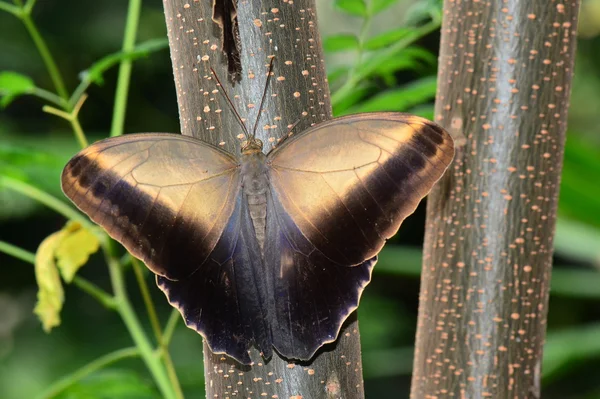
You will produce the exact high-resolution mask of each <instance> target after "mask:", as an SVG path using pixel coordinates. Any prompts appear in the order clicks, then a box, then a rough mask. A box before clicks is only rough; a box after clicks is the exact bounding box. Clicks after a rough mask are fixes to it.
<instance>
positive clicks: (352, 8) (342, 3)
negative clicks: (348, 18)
mask: <svg viewBox="0 0 600 399" xmlns="http://www.w3.org/2000/svg"><path fill="white" fill-rule="evenodd" d="M334 4H335V6H336V7H337V8H339V9H340V10H342V11H344V12H346V13H348V14H351V15H358V16H360V17H364V16H366V15H367V5H366V4H365V2H364V0H335V3H334Z"/></svg>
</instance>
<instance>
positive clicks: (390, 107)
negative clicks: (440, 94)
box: [350, 76, 437, 113]
mask: <svg viewBox="0 0 600 399" xmlns="http://www.w3.org/2000/svg"><path fill="white" fill-rule="evenodd" d="M436 87H437V84H436V77H435V76H427V77H425V78H421V79H419V80H416V81H413V82H411V83H410V84H408V85H406V86H403V87H400V88H398V89H393V90H388V91H385V92H383V93H381V94H379V95H377V96H375V97H373V98H371V99H369V100H367V101H365V102H363V103H362V104H360V105H359V106H357V107H355V108H352V109H351V110H350V112H351V113H360V112H373V111H398V112H401V111H406V110H407V109H409V108H412V107H414V106H416V105H419V104H423V103H425V102H427V101H429V100H432V99H433V98H435V92H436Z"/></svg>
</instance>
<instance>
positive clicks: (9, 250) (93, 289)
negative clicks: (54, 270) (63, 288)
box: [0, 241, 115, 310]
mask: <svg viewBox="0 0 600 399" xmlns="http://www.w3.org/2000/svg"><path fill="white" fill-rule="evenodd" d="M0 252H4V253H5V254H7V255H10V256H12V257H14V258H17V259H19V260H22V261H23V262H27V263H31V264H32V265H35V254H34V253H32V252H29V251H26V250H24V249H22V248H19V247H17V246H15V245H13V244H9V243H8V242H5V241H0ZM73 284H75V285H76V286H77V287H79V288H80V289H81V290H82V291H84V292H86V293H88V294H89V295H91V296H92V297H94V298H96V299H97V300H98V302H100V303H101V304H102V305H103V306H105V307H106V308H109V309H113V310H114V309H115V301H114V298H113V297H112V296H111V295H110V294H109V293H108V292H106V291H104V290H103V289H102V288H100V287H98V286H97V285H95V284H94V283H91V282H90V281H88V280H86V279H84V278H82V277H79V276H75V277H73Z"/></svg>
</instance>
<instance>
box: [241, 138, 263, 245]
mask: <svg viewBox="0 0 600 399" xmlns="http://www.w3.org/2000/svg"><path fill="white" fill-rule="evenodd" d="M266 159H267V158H266V156H265V155H264V153H263V152H262V142H260V141H259V140H255V142H254V143H251V144H246V145H245V146H243V149H242V156H241V159H240V168H241V169H240V174H241V179H242V191H243V193H244V196H245V200H246V201H247V202H248V209H249V211H250V218H251V219H252V224H253V226H254V232H255V234H256V239H257V240H258V245H259V246H260V248H261V253H263V255H264V252H263V251H264V244H265V229H266V225H267V223H266V219H267V191H268V189H269V187H268V185H269V181H268V177H267V168H266Z"/></svg>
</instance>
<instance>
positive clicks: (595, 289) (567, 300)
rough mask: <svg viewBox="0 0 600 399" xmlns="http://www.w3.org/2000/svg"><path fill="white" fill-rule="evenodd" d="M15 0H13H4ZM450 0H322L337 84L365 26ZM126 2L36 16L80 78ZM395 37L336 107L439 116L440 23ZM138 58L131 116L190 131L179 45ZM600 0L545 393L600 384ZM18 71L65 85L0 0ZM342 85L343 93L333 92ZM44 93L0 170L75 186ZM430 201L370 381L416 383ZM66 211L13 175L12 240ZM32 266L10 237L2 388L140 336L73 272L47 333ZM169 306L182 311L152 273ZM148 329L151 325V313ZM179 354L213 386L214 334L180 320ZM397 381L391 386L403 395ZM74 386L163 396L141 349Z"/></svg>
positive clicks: (6, 205) (192, 374)
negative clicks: (175, 62)
mask: <svg viewBox="0 0 600 399" xmlns="http://www.w3.org/2000/svg"><path fill="white" fill-rule="evenodd" d="M0 1H6V0H0ZM436 13H439V2H437V1H432V0H425V1H422V0H421V1H416V0H399V1H396V2H395V3H394V4H393V5H391V6H390V7H389V8H387V9H386V11H385V12H382V13H379V14H377V15H375V16H374V17H372V19H371V20H370V22H369V23H370V27H369V29H367V30H363V32H362V34H361V26H363V23H364V21H363V20H362V18H361V17H360V16H357V15H353V14H352V13H351V12H347V11H346V12H343V10H340V9H339V8H335V7H334V6H333V5H332V2H330V1H328V0H320V1H319V20H320V29H321V33H322V36H323V37H324V39H325V40H324V44H325V49H326V53H327V67H328V72H329V75H330V84H331V88H332V91H334V92H335V91H336V90H343V89H344V82H345V79H347V77H348V74H349V73H351V72H350V71H351V70H352V69H353V68H354V66H355V65H356V57H357V50H356V47H357V45H356V41H357V39H356V36H359V37H360V39H358V40H360V42H361V43H362V44H361V45H360V46H361V47H362V48H364V49H365V51H372V52H373V53H374V54H377V52H378V51H384V50H386V49H389V48H390V46H393V43H394V42H397V41H398V40H400V39H402V38H404V37H406V34H407V32H408V33H410V32H411V31H413V32H414V31H415V30H418V29H419V28H418V27H422V26H424V25H426V24H428V23H429V24H431V15H432V14H433V15H436ZM126 15H127V2H126V1H124V0H100V1H93V2H89V1H85V2H82V1H76V0H61V1H50V0H46V1H39V2H38V4H37V5H36V7H35V10H34V13H33V17H34V20H35V22H36V24H37V25H38V28H39V30H40V32H41V33H42V35H43V37H44V38H45V40H46V41H47V43H48V46H49V47H50V50H51V52H52V54H53V56H54V57H55V59H56V60H57V64H58V66H59V68H60V70H61V73H62V75H63V77H64V78H65V80H66V85H67V87H68V89H69V90H73V89H74V88H75V87H76V86H77V85H78V83H79V81H80V77H81V76H82V75H81V72H82V71H84V70H86V69H88V68H89V67H90V66H91V65H92V64H93V63H94V62H96V61H97V60H99V59H101V58H103V57H104V56H106V55H107V54H110V53H114V52H117V51H118V50H119V49H120V47H121V41H122V36H123V29H124V24H125V18H126ZM434 25H435V23H434V24H433V25H431V27H432V28H431V29H427V30H424V31H423V30H421V31H420V32H421V33H420V34H419V36H418V37H417V39H416V40H413V41H412V42H411V43H409V45H407V46H405V47H403V48H399V49H398V51H397V53H390V57H391V58H390V59H389V60H388V62H385V63H383V64H382V65H380V66H379V67H378V68H375V70H374V71H373V72H372V73H371V74H370V75H368V76H367V77H366V78H365V79H363V80H362V81H361V83H360V85H358V86H357V87H354V88H353V90H352V91H351V95H345V96H339V97H338V98H337V101H336V103H335V109H334V111H335V113H336V114H337V115H341V114H343V113H349V112H361V111H369V110H378V109H379V110H381V109H385V110H398V111H407V112H412V113H416V114H419V115H423V116H426V117H429V118H431V117H432V114H433V100H434V97H435V75H436V60H437V52H438V43H439V33H438V29H437V28H436V27H435V26H434ZM165 37H166V29H165V22H164V15H163V11H162V2H161V1H160V0H146V1H144V2H143V10H142V16H141V21H140V29H139V35H138V42H144V41H147V40H150V39H157V38H158V39H164V38H165ZM158 47H159V48H160V49H159V50H157V51H152V52H151V53H149V54H148V55H146V56H145V57H142V58H140V59H138V60H136V61H135V62H134V70H133V71H134V72H133V76H132V82H131V92H130V95H129V101H128V109H127V119H126V131H128V132H144V131H154V132H161V131H164V132H177V131H178V129H179V128H178V112H177V103H176V98H175V89H174V84H173V77H172V71H171V63H170V58H169V54H168V49H167V48H166V47H165V46H164V45H163V46H162V47H161V46H158ZM598 50H600V0H583V5H582V11H581V18H580V26H579V43H578V52H577V59H576V69H575V78H574V82H573V86H572V97H571V109H570V112H569V129H568V136H567V147H566V152H565V166H564V174H563V178H562V185H561V193H560V204H559V221H558V229H557V230H558V231H557V236H556V242H555V244H556V254H555V269H554V272H553V279H552V291H551V298H550V313H549V317H548V336H547V343H546V349H545V355H544V366H543V371H544V377H543V388H542V391H543V393H544V395H543V397H544V398H581V399H584V398H585V399H591V398H600V51H598ZM2 71H15V72H19V73H21V74H24V75H27V76H29V77H30V78H32V79H33V81H34V82H35V83H36V85H37V86H38V87H42V88H46V89H49V90H51V89H52V87H53V86H52V82H51V81H50V78H49V76H48V73H47V71H46V69H45V66H44V64H43V63H42V61H41V59H40V56H39V54H38V52H37V50H36V48H35V46H34V45H33V43H32V41H31V38H30V36H29V35H28V33H27V31H26V30H25V29H24V27H23V24H22V22H21V21H19V20H18V19H17V18H15V17H14V16H13V15H10V14H9V13H7V12H3V11H2V10H0V72H2ZM116 79H117V68H112V69H109V70H108V71H107V72H105V73H104V75H103V84H100V85H99V84H94V85H92V86H91V87H90V88H89V90H88V91H87V92H88V94H89V98H88V100H87V101H86V103H85V106H84V107H83V110H82V112H81V115H80V120H81V124H82V126H83V128H84V130H85V131H86V134H87V135H88V139H89V140H90V141H95V140H98V139H101V138H104V137H106V136H108V131H109V129H110V123H111V117H112V107H113V101H114V91H115V84H116ZM334 98H335V95H334ZM42 105H43V102H42V101H41V100H40V99H39V98H35V97H32V96H23V97H19V98H16V99H15V100H14V102H13V103H11V104H10V105H8V106H7V107H6V108H5V109H2V110H0V175H1V174H11V175H15V174H19V176H23V177H24V178H25V179H27V181H29V182H30V183H31V184H34V185H35V186H37V187H40V188H42V189H43V190H45V191H47V192H49V193H51V194H52V195H54V196H56V197H59V198H63V196H62V193H61V191H60V188H59V175H60V172H61V170H62V168H63V166H64V165H65V163H66V162H67V161H68V159H69V158H70V157H71V156H72V155H73V154H74V153H76V152H77V151H78V149H79V147H78V144H77V142H76V141H75V140H74V138H73V134H72V131H71V130H70V126H69V125H68V123H67V122H66V121H64V120H62V119H60V118H57V117H55V116H53V115H49V114H47V113H44V112H42V110H41V107H42ZM423 205H424V204H421V207H420V208H419V209H418V211H417V212H416V213H415V214H414V215H413V216H411V217H410V218H409V219H408V220H406V222H405V223H404V225H403V227H402V228H401V230H400V232H399V234H398V235H397V236H395V237H394V239H393V240H392V242H391V243H390V244H388V246H387V247H386V249H385V250H384V252H383V253H382V256H381V261H380V263H379V264H378V266H377V267H376V268H375V273H374V277H373V281H372V283H371V284H370V286H369V287H368V289H367V290H366V292H365V294H364V296H363V299H362V304H361V307H360V310H359V320H360V330H361V338H362V350H363V354H364V377H365V386H366V395H367V397H369V398H391V397H394V398H405V397H408V392H409V384H410V373H411V367H412V351H413V349H412V345H413V341H414V335H415V323H416V317H417V304H418V292H419V269H420V259H421V255H420V251H421V245H422V237H423V224H424V209H425V208H424V206H423ZM64 223H65V219H64V217H62V216H60V215H57V214H56V213H54V212H52V211H50V210H48V209H47V208H45V207H43V206H41V205H39V204H38V203H36V202H35V201H33V200H31V199H28V198H27V197H24V196H22V195H20V194H16V193H15V192H14V191H10V190H8V189H5V188H2V187H0V240H1V241H5V242H9V243H11V244H14V245H17V246H19V247H21V248H24V249H26V250H28V251H30V252H35V251H36V249H37V247H38V245H39V244H40V242H41V241H42V240H43V239H44V238H45V237H47V236H48V235H50V234H52V233H53V232H56V231H57V230H60V229H61V228H62V227H63V226H64ZM81 275H82V276H85V278H87V279H89V280H91V281H93V282H95V283H96V284H97V285H99V286H101V287H104V288H106V289H107V290H109V288H110V282H109V278H108V274H107V270H106V265H105V264H104V261H103V259H102V257H101V256H98V255H94V256H92V258H91V260H90V262H89V263H88V264H87V265H85V267H84V268H83V269H82V270H81ZM126 275H127V276H128V285H129V291H130V294H131V297H132V301H133V302H134V305H135V306H136V309H138V313H139V314H140V317H141V318H142V319H143V320H146V317H145V311H144V308H143V304H142V301H141V299H140V295H139V291H138V288H137V286H136V285H135V281H134V279H133V273H131V272H127V273H126ZM36 289H37V287H36V284H35V278H34V272H33V267H32V265H31V264H29V263H25V262H23V261H20V260H16V259H14V258H12V257H9V256H7V255H5V254H3V253H0V398H2V399H23V398H33V397H35V396H36V395H37V394H39V393H40V392H42V391H43V390H44V388H45V387H47V386H48V385H49V384H50V383H52V382H53V381H55V380H56V379H57V378H59V377H61V376H62V375H64V374H67V373H71V372H73V371H74V370H76V369H78V368H80V367H81V366H83V365H85V364H87V363H89V362H90V361H92V360H93V359H95V358H97V357H98V356H100V355H102V354H105V353H107V352H110V351H112V350H115V349H119V348H122V347H128V346H131V345H132V343H131V338H130V336H129V334H128V333H127V331H126V329H125V327H124V326H123V324H122V322H121V320H120V318H119V317H118V315H117V314H116V313H114V312H110V311H107V310H106V309H105V308H103V307H101V306H100V305H99V304H98V303H97V302H96V301H95V300H94V299H92V298H91V297H89V296H88V295H86V294H84V293H83V292H82V291H80V290H79V289H77V288H76V287H74V286H70V285H69V286H66V287H65V297H66V301H65V305H64V308H63V311H62V314H61V317H62V324H61V325H60V327H58V328H55V329H54V330H53V331H52V332H51V333H50V334H46V333H44V332H43V331H42V328H41V326H40V322H39V321H38V319H37V318H36V317H35V315H34V314H33V313H32V310H33V307H34V304H35V300H36ZM151 293H152V296H153V297H154V299H155V303H156V305H157V306H158V310H159V316H160V318H161V320H165V319H166V318H167V316H168V314H169V312H170V307H169V306H168V305H167V303H166V301H165V300H164V297H163V295H162V293H160V292H159V291H158V290H157V289H154V287H152V292H151ZM146 327H147V328H148V331H150V328H149V326H146ZM172 356H173V359H174V362H175V365H176V369H177V373H178V375H179V377H180V381H181V383H182V385H183V389H184V391H185V393H186V394H187V395H188V397H190V398H191V397H194V398H196V397H202V396H201V395H203V392H204V388H203V386H204V381H203V371H202V343H201V340H200V338H199V336H198V335H197V334H195V333H193V332H192V331H190V330H188V329H186V328H185V327H184V326H183V324H180V325H178V327H177V330H176V331H175V335H174V338H173V341H172ZM390 392H393V394H392V395H391V396H390ZM61 397H63V398H156V397H159V395H158V393H157V392H156V391H155V389H154V387H153V384H152V380H151V379H150V377H149V375H148V373H147V371H146V369H145V368H144V367H143V365H142V363H141V361H140V360H139V359H131V360H124V361H121V362H119V363H115V364H113V365H112V366H111V367H109V368H107V369H104V370H102V371H99V372H96V373H94V374H92V375H91V376H89V377H88V378H86V379H84V380H82V381H81V382H80V383H78V384H77V385H76V386H74V387H73V388H72V389H71V390H70V391H68V392H67V393H64V394H62V396H61Z"/></svg>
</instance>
